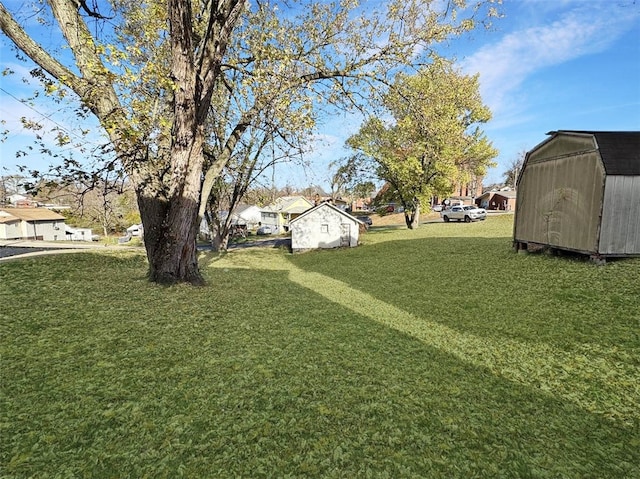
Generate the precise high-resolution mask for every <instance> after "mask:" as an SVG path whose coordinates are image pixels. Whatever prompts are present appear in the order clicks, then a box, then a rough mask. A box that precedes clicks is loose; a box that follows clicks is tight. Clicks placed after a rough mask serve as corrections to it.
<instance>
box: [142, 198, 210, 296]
mask: <svg viewBox="0 0 640 479" xmlns="http://www.w3.org/2000/svg"><path fill="white" fill-rule="evenodd" d="M138 207H139V209H140V217H141V219H142V224H143V225H144V246H145V249H146V252H147V260H148V261H149V271H148V276H149V280H151V281H153V282H156V283H161V284H174V283H179V282H187V283H191V284H194V285H202V284H204V280H203V278H202V275H201V274H200V270H199V268H198V258H197V248H196V235H197V230H198V228H197V219H198V214H197V213H198V204H197V203H196V202H193V201H188V200H186V199H180V200H176V201H175V202H172V203H171V204H169V203H167V202H166V201H164V200H162V199H160V198H158V197H149V196H144V195H139V196H138Z"/></svg>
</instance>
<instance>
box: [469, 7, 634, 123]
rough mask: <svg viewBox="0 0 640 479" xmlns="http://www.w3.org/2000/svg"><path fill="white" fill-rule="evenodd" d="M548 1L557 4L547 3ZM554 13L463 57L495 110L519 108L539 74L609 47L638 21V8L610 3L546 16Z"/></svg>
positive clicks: (487, 101) (487, 100)
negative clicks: (528, 82)
mask: <svg viewBox="0 0 640 479" xmlns="http://www.w3.org/2000/svg"><path fill="white" fill-rule="evenodd" d="M532 3H533V4H534V6H538V4H539V5H541V6H542V5H543V4H542V3H541V2H529V6H531V5H532ZM549 3H553V2H544V5H548V4H549ZM555 6H556V7H558V6H559V5H558V4H556V5H555ZM560 6H562V5H560ZM605 7H606V9H605ZM620 10H622V11H620ZM537 13H538V14H540V12H539V11H538V12H537ZM549 15H553V16H554V17H555V18H554V19H552V20H551V21H549V22H547V23H546V24H541V25H534V26H531V27H528V28H524V29H520V30H517V31H513V32H511V33H509V34H507V35H505V36H504V37H503V38H502V39H501V40H500V41H498V42H497V43H493V44H489V45H486V46H484V47H482V48H481V49H480V50H478V51H476V52H475V53H474V54H473V55H471V56H469V57H468V58H466V59H465V60H463V61H462V68H463V70H464V71H465V72H467V73H480V83H481V87H480V90H481V93H482V96H483V99H484V101H485V102H486V103H487V104H488V105H489V106H490V107H491V109H492V110H493V111H494V113H505V110H506V111H509V110H511V111H513V109H514V108H517V106H516V105H517V104H518V103H519V102H518V101H514V97H517V96H518V89H519V88H520V87H521V86H522V84H523V83H524V82H525V80H526V79H527V78H529V77H530V76H532V75H534V74H535V73H537V72H539V71H541V70H544V69H546V68H548V67H551V66H554V65H559V64H562V63H564V62H567V61H570V60H572V59H575V58H578V57H581V56H584V55H588V54H593V53H598V52H601V51H603V50H606V49H607V48H608V47H609V46H610V45H611V44H613V43H614V42H615V41H616V40H617V38H618V37H619V36H620V35H622V34H623V33H624V32H625V31H626V30H627V29H628V28H629V27H630V25H631V24H632V23H633V22H634V21H636V20H637V18H638V10H637V9H635V8H631V9H626V10H623V9H621V8H619V7H618V8H615V6H614V5H612V4H611V3H609V2H606V3H600V2H595V3H594V2H579V3H578V4H575V3H574V4H573V8H572V9H570V10H564V11H563V12H560V13H559V12H558V11H556V12H553V13H550V12H546V15H545V17H547V18H548V17H549Z"/></svg>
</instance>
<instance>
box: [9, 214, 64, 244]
mask: <svg viewBox="0 0 640 479" xmlns="http://www.w3.org/2000/svg"><path fill="white" fill-rule="evenodd" d="M0 239H7V240H10V239H35V240H44V241H63V240H65V239H67V238H66V234H65V224H64V216H62V215H60V214H58V213H56V212H55V211H51V210H48V209H46V208H0Z"/></svg>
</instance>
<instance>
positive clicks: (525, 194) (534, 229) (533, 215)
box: [514, 138, 605, 252]
mask: <svg viewBox="0 0 640 479" xmlns="http://www.w3.org/2000/svg"><path fill="white" fill-rule="evenodd" d="M567 141H568V143H569V145H568V146H567V145H566V144H565V145H561V146H560V148H557V146H558V145H555V143H557V142H550V143H548V144H546V145H544V146H543V147H541V148H540V149H539V150H537V151H535V152H534V153H533V154H532V155H531V156H530V157H529V158H528V160H527V164H526V166H525V171H523V174H522V177H521V178H520V183H519V184H518V203H517V205H516V224H515V229H514V237H515V240H516V241H521V242H532V243H540V244H545V245H550V246H554V247H559V248H566V249H571V250H576V251H584V252H595V251H596V250H597V243H598V233H599V221H600V210H601V204H602V195H603V190H604V178H605V172H604V168H603V166H602V163H601V161H600V158H599V155H598V154H597V152H595V151H589V148H588V147H589V145H588V144H586V143H585V141H583V140H582V139H580V138H577V139H576V138H569V139H567ZM561 143H564V142H561ZM566 148H569V149H573V150H574V151H581V152H582V153H578V154H572V155H567V154H566ZM563 153H564V154H563Z"/></svg>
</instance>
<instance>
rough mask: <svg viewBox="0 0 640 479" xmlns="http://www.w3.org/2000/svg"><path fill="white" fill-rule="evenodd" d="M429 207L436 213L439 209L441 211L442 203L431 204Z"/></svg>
mask: <svg viewBox="0 0 640 479" xmlns="http://www.w3.org/2000/svg"><path fill="white" fill-rule="evenodd" d="M431 209H432V210H433V211H435V212H436V213H439V212H440V211H442V205H433V206H432V207H431Z"/></svg>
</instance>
